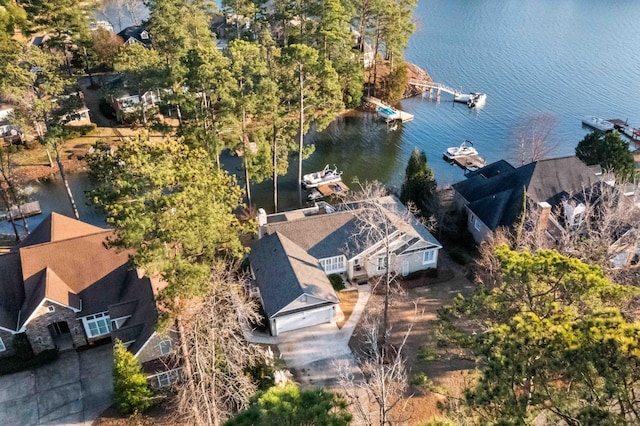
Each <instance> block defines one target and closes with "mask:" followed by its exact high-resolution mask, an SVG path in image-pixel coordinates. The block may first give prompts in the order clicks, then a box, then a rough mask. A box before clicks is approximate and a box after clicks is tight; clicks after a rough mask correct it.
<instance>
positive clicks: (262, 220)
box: [256, 208, 267, 239]
mask: <svg viewBox="0 0 640 426" xmlns="http://www.w3.org/2000/svg"><path fill="white" fill-rule="evenodd" d="M256 222H258V239H260V238H262V236H263V235H264V232H265V226H266V225H267V212H266V211H264V209H262V208H260V209H258V216H257V217H256Z"/></svg>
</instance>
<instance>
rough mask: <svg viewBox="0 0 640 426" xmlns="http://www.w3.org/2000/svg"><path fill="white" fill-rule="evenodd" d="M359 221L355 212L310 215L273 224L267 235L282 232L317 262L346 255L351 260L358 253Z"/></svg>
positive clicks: (268, 227) (268, 228)
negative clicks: (355, 235) (317, 260)
mask: <svg viewBox="0 0 640 426" xmlns="http://www.w3.org/2000/svg"><path fill="white" fill-rule="evenodd" d="M357 230H358V221H357V219H356V217H355V216H354V214H353V212H351V211H346V212H336V213H329V214H320V215H315V216H308V217H304V218H301V219H297V220H292V221H288V222H277V223H270V224H268V225H267V233H269V234H273V233H275V232H280V233H281V234H282V235H284V236H285V237H287V238H288V239H289V240H291V241H293V242H295V244H297V245H298V246H299V247H301V248H302V249H303V250H305V251H306V252H307V253H308V254H310V255H311V256H313V257H315V258H316V259H323V258H326V257H332V256H338V255H340V254H344V255H345V256H347V258H351V257H353V256H354V255H355V254H356V253H357V252H358V249H357V246H358V244H357V242H356V240H355V239H354V238H352V236H353V235H354V234H356V233H357Z"/></svg>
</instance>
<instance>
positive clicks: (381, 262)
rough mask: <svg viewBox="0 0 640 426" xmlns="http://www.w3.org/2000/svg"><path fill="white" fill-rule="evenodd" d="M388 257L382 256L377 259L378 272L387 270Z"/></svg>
mask: <svg viewBox="0 0 640 426" xmlns="http://www.w3.org/2000/svg"><path fill="white" fill-rule="evenodd" d="M387 264H388V263H387V256H380V257H378V258H377V259H376V269H377V270H378V271H384V270H386V269H387Z"/></svg>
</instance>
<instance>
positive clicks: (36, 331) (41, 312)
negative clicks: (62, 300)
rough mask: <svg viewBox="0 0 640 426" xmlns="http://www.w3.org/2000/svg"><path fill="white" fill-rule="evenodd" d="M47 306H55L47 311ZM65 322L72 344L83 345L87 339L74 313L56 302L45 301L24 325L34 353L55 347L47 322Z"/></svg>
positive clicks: (75, 345)
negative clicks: (51, 310) (50, 310)
mask: <svg viewBox="0 0 640 426" xmlns="http://www.w3.org/2000/svg"><path fill="white" fill-rule="evenodd" d="M49 306H53V307H54V308H55V311H54V312H49V310H48V308H49ZM63 321H64V322H66V323H67V325H68V326H69V331H70V333H71V337H72V339H73V346H74V347H76V348H77V347H79V346H85V345H86V344H87V339H86V338H85V336H84V333H83V330H84V329H83V327H82V324H81V323H80V322H79V320H78V319H77V318H76V313H75V312H74V311H73V310H71V309H69V308H66V307H64V306H62V305H58V304H57V303H51V302H45V303H43V304H42V306H40V307H39V308H38V309H37V310H36V311H35V312H34V314H33V318H32V319H31V321H29V323H28V324H27V326H26V330H25V332H26V334H27V338H28V339H29V342H30V343H31V347H32V348H33V352H34V353H36V354H37V353H40V352H42V351H44V350H46V349H53V348H55V343H54V342H53V337H52V336H51V333H50V332H49V328H48V326H49V324H53V323H56V322H63Z"/></svg>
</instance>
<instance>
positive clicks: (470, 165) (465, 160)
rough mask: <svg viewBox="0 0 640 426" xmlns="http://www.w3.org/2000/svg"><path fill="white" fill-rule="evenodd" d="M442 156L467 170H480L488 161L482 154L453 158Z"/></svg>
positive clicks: (448, 161)
mask: <svg viewBox="0 0 640 426" xmlns="http://www.w3.org/2000/svg"><path fill="white" fill-rule="evenodd" d="M442 158H443V159H444V160H445V161H446V162H447V163H455V164H456V165H458V167H460V168H462V169H463V170H467V171H470V172H472V171H474V170H478V169H481V168H483V167H484V166H486V165H487V162H486V161H485V159H484V158H482V157H480V155H477V154H476V155H461V156H459V157H455V158H453V159H451V160H449V159H448V158H447V157H445V156H444V155H443V156H442Z"/></svg>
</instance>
